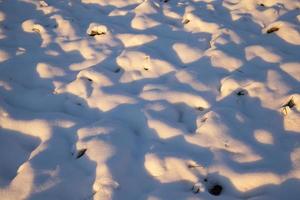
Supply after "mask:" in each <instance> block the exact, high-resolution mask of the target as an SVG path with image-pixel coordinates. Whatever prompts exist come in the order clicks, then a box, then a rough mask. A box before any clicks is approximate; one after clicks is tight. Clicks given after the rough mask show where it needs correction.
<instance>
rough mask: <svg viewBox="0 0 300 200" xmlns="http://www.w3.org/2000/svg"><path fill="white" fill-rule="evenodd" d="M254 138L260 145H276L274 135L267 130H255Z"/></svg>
mask: <svg viewBox="0 0 300 200" xmlns="http://www.w3.org/2000/svg"><path fill="white" fill-rule="evenodd" d="M254 137H255V139H256V140H257V141H258V142H259V143H262V144H274V139H273V136H272V133H270V132H268V131H266V130H263V129H258V130H255V131H254Z"/></svg>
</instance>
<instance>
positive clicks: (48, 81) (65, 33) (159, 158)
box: [0, 0, 300, 200]
mask: <svg viewBox="0 0 300 200" xmlns="http://www.w3.org/2000/svg"><path fill="white" fill-rule="evenodd" d="M111 2H112V3H111V4H110V1H106V2H105V3H103V4H101V3H99V4H97V3H86V2H85V1H80V0H75V1H55V0H49V1H47V3H48V4H49V5H48V6H46V7H43V6H41V5H40V4H39V2H24V1H17V0H11V1H9V2H8V1H6V2H0V4H1V9H0V10H1V13H3V16H4V17H3V20H2V21H1V25H0V27H1V32H0V34H1V35H0V45H1V52H0V53H2V51H3V52H4V53H2V54H3V55H5V56H3V57H4V58H3V61H2V62H0V95H1V96H0V112H1V113H0V114H1V115H0V119H2V118H3V119H5V120H7V121H6V122H7V123H3V125H1V129H0V144H1V145H0V152H1V153H0V157H1V159H3V160H4V162H3V163H4V164H3V165H1V166H0V187H1V190H2V189H6V188H10V185H11V184H12V182H14V181H15V180H21V178H22V176H23V175H24V174H25V175H27V174H28V175H30V176H32V183H31V182H30V183H28V188H29V187H30V188H29V190H30V191H29V193H28V194H26V195H27V196H26V197H25V198H26V199H32V200H33V199H36V200H38V199H49V200H50V199H115V200H118V199H150V198H153V199H155V198H156V199H188V198H191V199H192V198H198V197H199V198H203V199H214V198H215V197H214V196H212V195H211V194H209V193H208V192H207V191H208V188H209V187H210V184H214V183H220V184H222V186H224V192H223V193H222V196H221V197H224V198H227V199H232V198H236V199H249V198H251V199H252V198H255V199H264V198H268V197H270V196H271V197H272V198H273V197H274V199H276V198H279V197H280V198H279V199H284V198H286V197H288V199H293V198H294V199H296V198H297V197H298V196H299V195H298V193H297V187H299V179H296V177H295V178H293V177H292V178H289V179H288V178H285V179H284V180H283V179H280V181H279V182H280V183H279V184H278V185H275V184H274V185H272V184H268V183H267V184H265V183H259V182H257V185H256V186H255V187H254V189H249V190H247V189H245V191H240V190H239V189H241V187H242V186H241V185H234V184H233V183H232V180H233V179H234V177H233V176H232V177H231V175H232V174H230V173H228V174H226V172H225V175H224V174H223V175H221V174H222V172H224V169H225V167H227V168H229V169H231V170H232V171H233V173H235V174H238V175H240V176H241V177H239V178H240V179H242V178H244V177H243V175H245V176H247V175H249V177H250V178H245V179H244V180H245V181H246V182H247V181H253V180H251V179H253V177H252V176H251V173H270V174H272V175H274V177H285V176H287V174H290V173H292V172H294V171H293V170H294V163H293V162H294V161H292V159H291V154H292V153H293V151H294V150H295V149H296V148H298V147H299V142H298V141H299V139H300V138H299V134H298V132H294V131H288V130H286V128H285V126H284V117H283V116H282V115H281V114H280V113H279V112H278V109H279V108H273V109H271V108H266V106H264V103H265V102H264V101H265V99H262V98H260V97H259V96H251V95H249V94H253V91H252V93H250V92H251V91H250V92H249V94H248V93H247V95H244V96H237V95H236V90H234V91H232V92H228V94H227V95H225V96H222V98H220V96H221V95H222V91H221V87H222V86H223V85H222V84H224V80H226V79H227V78H231V79H233V80H234V81H236V83H237V84H240V88H244V87H243V81H249V82H252V83H266V86H261V87H264V88H265V89H266V90H267V91H270V92H272V93H275V94H278V95H280V96H281V97H282V96H288V95H292V94H297V93H298V91H299V89H300V84H299V81H298V80H297V79H296V78H295V77H293V76H291V74H289V73H288V72H286V71H284V70H283V69H282V67H281V65H283V64H285V63H293V62H298V61H299V59H298V57H297V56H298V55H297V53H298V52H299V45H293V44H290V43H288V42H287V41H285V40H284V39H283V38H281V37H279V35H277V34H264V33H262V27H261V25H260V24H259V23H257V22H256V21H254V20H253V19H252V18H251V16H252V15H251V14H249V13H244V14H239V15H240V18H239V19H237V20H233V18H232V12H233V10H230V9H229V8H227V7H225V5H224V3H223V2H222V1H212V2H210V3H206V2H200V1H197V2H194V1H187V2H182V1H179V0H174V1H173V0H171V1H168V2H165V3H164V2H162V1H153V2H154V3H156V4H157V5H159V6H156V7H155V9H156V10H157V12H156V13H155V14H147V13H145V14H143V17H145V19H146V18H149V19H151V20H153V21H156V22H160V23H159V24H158V25H155V26H152V27H150V28H145V29H141V30H140V29H138V28H134V27H133V25H132V21H133V20H134V19H135V18H136V17H137V16H138V15H137V13H135V8H136V7H137V6H139V5H140V3H132V4H130V5H125V6H122V5H121V4H120V5H114V4H113V3H116V2H117V1H111ZM120 2H121V1H120ZM145 2H146V1H145ZM145 2H144V3H145ZM149 2H150V1H149ZM149 2H148V3H149ZM153 2H150V3H153ZM146 3H147V2H146ZM116 4H117V3H116ZM168 6H169V8H168ZM188 6H189V7H194V8H195V9H194V10H192V11H188V9H187V7H188ZM167 8H168V9H169V10H171V11H172V12H174V16H176V15H178V16H179V17H174V18H172V17H170V16H167V15H166V14H165V13H164V11H165V10H164V9H167ZM262 9H263V8H261V10H262ZM21 11H24V12H21ZM189 12H190V13H189ZM16 13H18V14H17V15H16ZM188 14H192V15H193V17H192V18H191V19H189V20H190V21H189V22H187V23H186V24H184V23H183V22H182V21H181V18H182V20H184V19H185V17H188ZM296 15H297V14H296V11H292V12H289V13H287V14H284V15H281V16H279V17H278V20H288V19H289V18H290V17H291V16H293V17H295V16H296ZM28 20H32V23H34V24H36V25H41V26H42V27H43V28H42V29H38V30H33V27H29V28H28V27H26V26H27V25H28V24H27V25H26V23H24V22H29V21H28ZM197 20H198V22H199V20H200V21H201V22H202V23H203V24H206V25H207V26H208V25H215V26H216V27H217V28H216V31H215V32H214V31H212V30H211V29H210V28H208V27H204V28H203V27H200V26H199V27H197V26H198V25H197ZM293 20H294V22H295V21H296V18H295V19H293ZM91 23H99V24H103V25H105V26H107V27H108V29H109V34H107V35H105V36H96V37H90V36H88V35H87V33H86V31H87V29H88V27H89V25H90V24H91ZM128 27H129V28H128ZM193 28H195V29H193ZM121 34H133V35H139V34H143V35H145V36H155V39H154V40H152V41H150V42H148V43H145V44H144V43H143V44H142V45H136V46H129V47H126V45H125V43H124V41H122V40H121V39H119V37H117V36H116V35H118V36H120V35H121ZM176 44H186V45H187V49H188V50H189V48H194V49H197V50H199V52H201V54H202V55H201V56H199V58H198V59H193V61H191V62H189V61H185V59H183V58H182V57H181V56H180V55H185V56H186V52H184V51H183V50H182V51H179V50H178V51H177V50H176V49H175V48H174V45H176ZM251 46H260V47H263V48H265V49H266V50H269V51H270V52H272V53H273V54H274V55H277V56H278V57H279V59H278V62H276V61H269V62H268V61H266V59H264V57H263V56H264V55H259V54H258V53H257V54H256V55H254V56H253V57H252V58H248V57H247V53H246V51H247V48H248V47H251ZM128 52H140V53H142V54H143V55H146V56H149V58H150V66H149V69H148V68H145V67H144V66H143V63H142V62H141V61H140V60H138V62H137V63H133V64H132V63H130V64H128V66H129V67H128V66H125V65H126V64H124V63H122V62H120V61H119V60H118V59H120V58H122V56H124V55H126V53H128ZM218 53H223V54H224V55H225V56H223V57H222V56H221V59H219V60H218V55H219V54H218ZM2 54H1V55H2ZM187 56H189V55H187ZM132 57H133V58H132V59H135V58H136V57H137V55H136V54H134V55H133V56H132ZM1 59H2V58H1ZM128 59H129V60H130V59H131V57H130V58H128ZM232 60H234V61H236V62H230V61H232ZM236 63H239V64H236ZM133 65H134V66H133ZM135 65H137V66H135ZM233 65H235V66H233ZM166 66H169V68H168V70H165V69H167V67H166ZM126 67H127V68H126ZM132 68H134V69H132ZM164 70H165V71H164ZM273 72H275V73H277V74H280V78H281V79H282V83H284V84H285V85H286V86H287V87H286V88H288V89H287V91H284V92H282V91H280V92H278V91H277V89H276V88H275V89H274V87H273V88H272V87H271V86H270V84H271V83H272V80H269V79H270V75H269V74H270V73H273ZM145 77H146V78H145ZM232 87H233V88H234V86H232ZM236 89H238V88H236ZM244 89H248V88H247V86H245V88H244ZM249 90H251V88H250V89H249ZM270 101H273V99H270ZM5 112H7V113H8V115H7V116H5ZM2 114H3V116H2ZM14 123H16V124H17V125H16V127H15V126H14V125H12V124H14ZM18 124H19V125H18ZM20 127H21V128H20ZM216 127H217V128H218V129H217V131H219V134H218V133H216V132H214V131H215V128H216ZM20 130H21V131H20ZM261 130H263V131H265V132H267V133H269V137H270V138H272V142H270V144H266V143H264V141H263V140H262V139H260V138H259V137H258V136H257V131H261ZM222 134H223V135H222ZM224 135H225V136H224ZM223 143H224V144H223ZM83 149H86V152H85V151H84V153H83V155H82V156H81V157H80V158H78V159H77V158H76V155H78V152H79V151H80V150H83ZM7 150H9V151H7ZM72 154H73V155H72ZM7 155H13V156H7ZM248 158H249V159H248ZM253 158H254V159H253ZM191 161H193V162H194V163H195V164H196V165H197V166H198V165H199V166H202V168H201V169H200V168H199V169H198V167H194V168H193V169H192V168H190V167H189V163H190V162H191ZM22 166H25V167H22ZM28 166H29V167H28ZM223 166H224V168H223ZM29 168H30V169H31V170H32V171H29ZM18 169H20V171H18ZM22 170H24V171H22ZM157 174H159V175H157ZM20 177H21V178H20ZM205 178H206V179H208V181H204V179H205ZM254 178H255V177H254ZM266 179H268V177H267V178H266ZM271 181H272V180H271V179H270V181H269V182H271ZM197 182H201V183H202V184H203V185H204V192H201V193H197V194H194V193H193V191H192V187H193V186H194V185H195V183H197ZM241 182H242V181H241ZM254 184H255V183H254ZM245 185H247V183H245ZM250 185H251V188H253V187H252V186H253V184H250ZM18 187H27V186H24V185H18ZM1 192H2V191H1ZM9 192H11V191H10V190H9ZM9 192H8V193H9Z"/></svg>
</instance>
